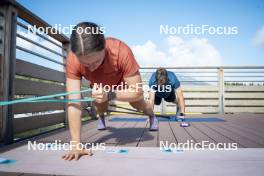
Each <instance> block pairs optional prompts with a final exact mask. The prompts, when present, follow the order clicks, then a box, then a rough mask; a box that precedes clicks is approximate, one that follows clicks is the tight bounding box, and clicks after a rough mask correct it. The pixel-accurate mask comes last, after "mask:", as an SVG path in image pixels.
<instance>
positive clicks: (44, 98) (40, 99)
mask: <svg viewBox="0 0 264 176" xmlns="http://www.w3.org/2000/svg"><path fill="white" fill-rule="evenodd" d="M91 91H92V89H86V90H81V91H76V92H65V93H59V94H53V95H45V96H40V97H32V98H23V99H16V100H11V101H0V106H6V105H11V104H17V103H33V102H34V103H37V102H39V103H42V102H89V101H94V99H92V98H84V99H72V100H71V99H50V98H55V97H61V96H66V95H72V94H79V93H85V92H91Z"/></svg>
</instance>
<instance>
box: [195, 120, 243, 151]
mask: <svg viewBox="0 0 264 176" xmlns="http://www.w3.org/2000/svg"><path fill="white" fill-rule="evenodd" d="M192 126H194V127H195V128H197V129H199V130H200V131H202V132H203V133H205V134H207V135H208V136H209V137H210V138H212V139H213V140H214V141H216V143H224V144H231V143H234V142H235V141H234V140H232V139H230V138H228V137H225V136H224V135H222V134H221V133H219V132H218V131H216V130H214V129H212V128H209V127H208V126H206V125H205V124H202V123H195V124H192ZM238 147H239V148H241V147H242V146H241V145H240V144H238Z"/></svg>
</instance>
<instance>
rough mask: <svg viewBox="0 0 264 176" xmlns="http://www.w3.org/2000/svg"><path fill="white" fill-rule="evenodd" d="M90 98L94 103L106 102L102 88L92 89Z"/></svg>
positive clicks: (105, 94)
mask: <svg viewBox="0 0 264 176" xmlns="http://www.w3.org/2000/svg"><path fill="white" fill-rule="evenodd" d="M92 98H94V99H95V102H96V103H103V102H105V101H107V92H105V91H104V90H103V88H102V87H96V86H94V87H93V90H92Z"/></svg>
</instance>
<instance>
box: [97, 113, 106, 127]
mask: <svg viewBox="0 0 264 176" xmlns="http://www.w3.org/2000/svg"><path fill="white" fill-rule="evenodd" d="M105 129H106V126H105V117H100V116H99V118H98V120H97V130H105Z"/></svg>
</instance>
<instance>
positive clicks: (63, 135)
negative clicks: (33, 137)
mask: <svg viewBox="0 0 264 176" xmlns="http://www.w3.org/2000/svg"><path fill="white" fill-rule="evenodd" d="M95 124H96V120H91V121H88V122H85V123H84V124H83V125H82V138H85V134H86V133H87V132H88V131H90V130H91V129H93V128H95ZM70 138H71V136H70V132H69V130H64V131H62V132H59V133H56V134H53V135H50V136H47V137H45V138H42V139H39V140H38V142H54V141H55V140H61V142H69V141H70Z"/></svg>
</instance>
